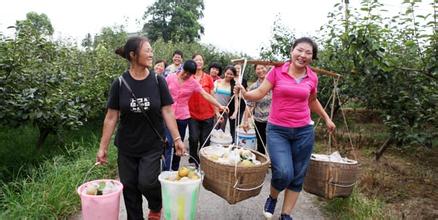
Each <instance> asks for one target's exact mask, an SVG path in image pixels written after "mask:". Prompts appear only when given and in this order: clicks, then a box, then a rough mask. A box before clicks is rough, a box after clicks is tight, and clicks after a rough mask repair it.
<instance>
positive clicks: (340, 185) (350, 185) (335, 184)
mask: <svg viewBox="0 0 438 220" xmlns="http://www.w3.org/2000/svg"><path fill="white" fill-rule="evenodd" d="M329 183H330V184H331V185H333V186H339V187H343V188H348V187H352V186H354V185H356V182H354V183H352V184H349V185H343V184H337V183H335V182H329Z"/></svg>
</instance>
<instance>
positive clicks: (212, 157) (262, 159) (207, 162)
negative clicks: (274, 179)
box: [199, 145, 269, 204]
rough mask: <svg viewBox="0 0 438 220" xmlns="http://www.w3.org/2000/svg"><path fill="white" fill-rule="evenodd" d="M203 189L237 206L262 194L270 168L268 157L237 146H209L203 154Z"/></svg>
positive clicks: (202, 151) (202, 150) (201, 155)
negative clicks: (238, 203)
mask: <svg viewBox="0 0 438 220" xmlns="http://www.w3.org/2000/svg"><path fill="white" fill-rule="evenodd" d="M199 154H200V160H201V167H202V171H203V172H204V180H203V181H202V183H203V186H204V187H205V188H206V189H207V190H210V191H212V192H213V193H215V194H217V195H218V196H220V197H222V198H223V199H225V200H226V201H227V202H228V203H229V204H235V203H237V202H240V201H242V200H245V199H248V198H251V197H253V196H256V195H258V194H259V193H260V190H261V188H262V186H263V183H264V180H265V176H266V173H267V171H268V168H269V159H268V157H267V156H265V155H263V154H261V153H259V152H257V151H255V150H251V149H245V148H241V147H236V146H232V145H230V146H228V147H223V146H208V147H205V148H202V149H201V150H200V153H199Z"/></svg>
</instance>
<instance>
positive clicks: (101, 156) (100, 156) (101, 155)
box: [96, 148, 108, 164]
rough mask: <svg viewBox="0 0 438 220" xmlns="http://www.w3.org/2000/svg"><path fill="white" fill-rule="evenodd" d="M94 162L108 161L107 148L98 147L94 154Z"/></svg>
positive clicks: (104, 162) (103, 162)
mask: <svg viewBox="0 0 438 220" xmlns="http://www.w3.org/2000/svg"><path fill="white" fill-rule="evenodd" d="M96 162H97V163H100V164H106V163H107V162H108V150H105V149H101V148H99V150H98V151H97V155H96Z"/></svg>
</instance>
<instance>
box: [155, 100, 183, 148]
mask: <svg viewBox="0 0 438 220" xmlns="http://www.w3.org/2000/svg"><path fill="white" fill-rule="evenodd" d="M161 114H162V115H163V118H164V122H165V123H166V126H167V129H169V131H170V135H171V136H172V138H173V143H174V144H175V150H176V152H175V153H176V155H178V156H182V155H184V154H185V153H186V148H185V146H184V143H183V142H182V140H181V136H180V134H179V131H178V126H177V125H176V119H175V115H174V114H173V110H172V105H165V106H163V107H162V108H161Z"/></svg>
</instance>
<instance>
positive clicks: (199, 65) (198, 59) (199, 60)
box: [193, 55, 204, 70]
mask: <svg viewBox="0 0 438 220" xmlns="http://www.w3.org/2000/svg"><path fill="white" fill-rule="evenodd" d="M193 61H195V63H196V69H198V70H200V69H202V67H203V66H204V58H202V56H201V55H196V56H195V58H193Z"/></svg>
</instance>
